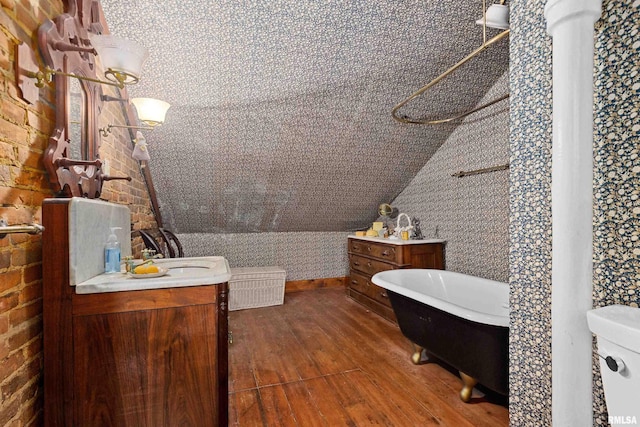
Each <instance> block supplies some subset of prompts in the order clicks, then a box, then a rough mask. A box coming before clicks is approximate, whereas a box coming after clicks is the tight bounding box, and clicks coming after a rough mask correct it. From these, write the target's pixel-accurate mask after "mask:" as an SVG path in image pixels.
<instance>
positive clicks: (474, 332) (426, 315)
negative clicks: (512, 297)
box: [388, 291, 509, 396]
mask: <svg viewBox="0 0 640 427" xmlns="http://www.w3.org/2000/svg"><path fill="white" fill-rule="evenodd" d="M388 295H389V299H390V300H391V305H392V307H393V311H394V313H395V315H396V317H397V319H398V325H399V326H400V330H401V331H402V333H403V334H404V336H405V337H407V338H409V339H410V340H411V341H413V342H414V343H415V344H417V345H419V346H420V347H423V348H424V349H426V350H427V352H428V353H431V354H433V355H434V356H436V357H437V358H439V359H441V360H443V361H444V362H446V363H448V364H449V365H451V366H453V367H454V368H456V369H457V370H459V371H462V372H464V373H465V374H467V375H469V376H471V377H474V378H475V379H476V380H478V382H479V383H480V384H482V385H484V386H485V387H487V388H489V389H491V390H493V391H495V392H497V393H499V394H502V395H504V396H506V395H508V393H509V328H508V327H503V326H494V325H486V324H483V323H477V322H472V321H470V320H467V319H463V318H461V317H457V316H454V315H452V314H450V313H447V312H446V311H442V310H439V309H437V308H435V307H431V306H429V305H426V304H423V303H421V302H420V301H416V300H414V299H411V298H408V297H405V296H404V295H400V294H398V293H396V292H391V291H389V292H388Z"/></svg>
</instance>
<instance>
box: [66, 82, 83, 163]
mask: <svg viewBox="0 0 640 427" xmlns="http://www.w3.org/2000/svg"><path fill="white" fill-rule="evenodd" d="M68 79H69V125H68V129H69V147H68V148H67V157H68V158H70V159H74V160H87V158H86V156H87V154H88V153H87V150H86V148H85V144H86V141H87V137H86V135H85V134H84V132H83V131H84V130H85V126H84V122H85V121H84V113H85V111H84V110H85V105H86V102H87V101H86V99H87V97H86V95H85V92H84V90H83V88H82V84H81V83H80V80H78V79H74V78H71V77H69V78H68Z"/></svg>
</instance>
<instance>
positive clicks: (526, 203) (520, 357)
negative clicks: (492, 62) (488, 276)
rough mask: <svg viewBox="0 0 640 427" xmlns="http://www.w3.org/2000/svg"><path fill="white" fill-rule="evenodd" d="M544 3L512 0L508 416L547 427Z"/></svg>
mask: <svg viewBox="0 0 640 427" xmlns="http://www.w3.org/2000/svg"><path fill="white" fill-rule="evenodd" d="M545 3H546V0H534V1H518V0H513V1H512V2H511V36H510V37H511V40H510V43H511V55H510V57H511V59H510V69H509V72H510V77H509V80H510V92H511V105H510V118H511V125H510V128H511V129H510V133H511V135H510V146H511V169H510V171H511V172H510V179H511V185H510V190H509V203H510V206H511V214H510V230H509V234H510V242H511V243H510V248H509V265H510V277H509V284H510V289H511V296H510V302H509V303H510V306H511V319H510V336H509V360H510V363H509V364H510V368H509V370H510V372H509V394H510V397H509V418H510V423H511V425H513V426H550V425H551V136H552V134H551V101H552V99H551V89H552V86H551V40H550V38H549V37H548V36H547V33H546V22H545V20H544V16H543V11H544V5H545Z"/></svg>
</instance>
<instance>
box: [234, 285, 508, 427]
mask: <svg viewBox="0 0 640 427" xmlns="http://www.w3.org/2000/svg"><path fill="white" fill-rule="evenodd" d="M229 329H230V330H231V331H232V333H233V343H232V344H231V345H230V346H229V425H233V426H301V427H307V426H331V427H333V426H371V425H385V426H455V427H463V426H486V427H499V426H507V425H508V423H509V421H508V418H509V415H508V411H507V408H506V407H505V406H502V405H500V404H497V403H495V402H496V400H495V399H493V402H492V401H490V400H489V399H488V398H484V397H474V398H473V400H472V402H471V403H469V404H465V403H463V402H462V401H461V400H460V398H459V397H458V392H459V391H460V387H461V382H460V379H459V378H458V377H457V376H456V375H454V374H453V373H451V372H450V371H449V370H447V369H445V368H444V367H443V366H441V365H440V364H437V363H428V364H425V365H420V366H416V365H413V364H412V363H411V360H410V356H411V353H412V346H411V343H410V342H409V341H408V340H407V339H406V338H404V336H403V335H402V333H401V332H400V330H399V329H398V327H397V326H396V325H394V324H392V323H390V322H388V321H387V320H385V319H383V318H382V317H380V316H378V315H376V314H374V313H371V312H368V311H367V310H366V309H365V308H364V307H363V306H361V305H360V304H358V303H356V302H354V301H352V300H350V299H349V298H347V296H346V295H345V292H344V290H343V289H319V290H313V291H304V292H298V293H290V294H287V295H286V297H285V304H284V305H282V306H275V307H265V308H258V309H252V310H241V311H234V312H231V313H230V314H229Z"/></svg>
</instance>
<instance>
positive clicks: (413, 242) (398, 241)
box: [348, 234, 446, 245]
mask: <svg viewBox="0 0 640 427" xmlns="http://www.w3.org/2000/svg"><path fill="white" fill-rule="evenodd" d="M348 237H349V239H358V240H367V241H370V242H378V243H387V244H391V245H420V244H423V243H444V242H446V240H444V239H423V240H402V239H391V238H387V239H385V238H383V237H360V236H354V235H352V234H350V235H349V236H348Z"/></svg>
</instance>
